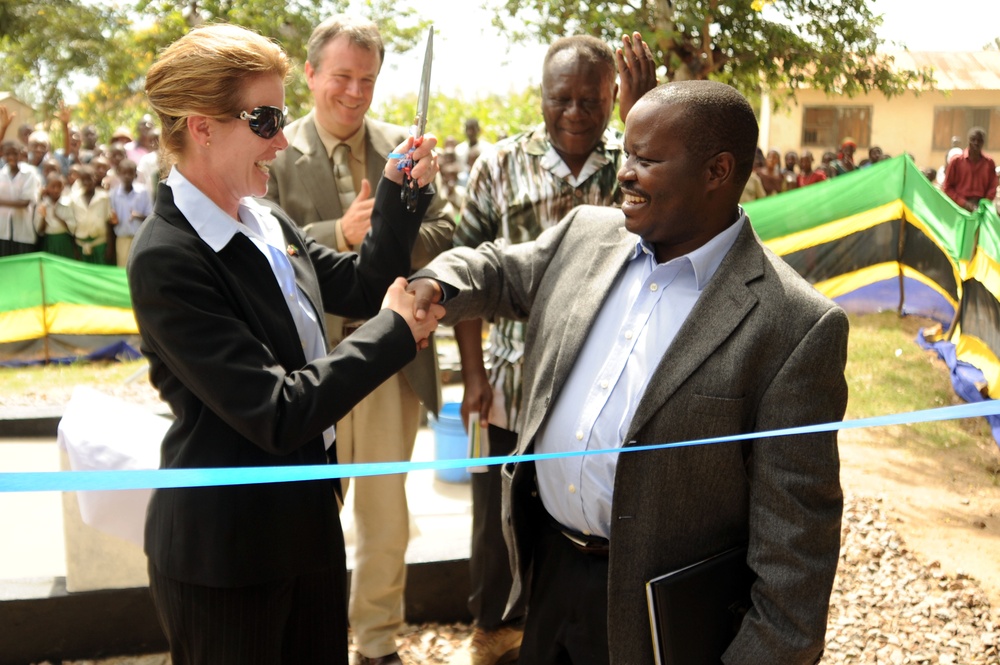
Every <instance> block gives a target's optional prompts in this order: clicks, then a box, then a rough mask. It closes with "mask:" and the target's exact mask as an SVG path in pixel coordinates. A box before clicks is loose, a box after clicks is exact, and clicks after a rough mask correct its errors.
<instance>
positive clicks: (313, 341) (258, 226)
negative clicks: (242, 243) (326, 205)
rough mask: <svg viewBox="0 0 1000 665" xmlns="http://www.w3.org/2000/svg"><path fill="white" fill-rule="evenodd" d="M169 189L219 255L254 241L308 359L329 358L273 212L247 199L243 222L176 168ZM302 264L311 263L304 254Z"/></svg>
mask: <svg viewBox="0 0 1000 665" xmlns="http://www.w3.org/2000/svg"><path fill="white" fill-rule="evenodd" d="M167 186H169V187H170V189H171V190H173V194H174V205H176V206H177V209H178V210H180V211H181V214H183V215H184V217H186V218H187V220H188V222H190V224H191V226H192V227H193V228H194V230H195V232H196V233H197V234H198V236H199V237H200V238H201V239H202V240H203V241H205V244H207V245H208V246H209V247H211V248H212V250H213V251H214V252H216V253H218V252H220V251H222V249H223V248H224V247H225V246H226V245H227V244H229V241H230V240H232V239H233V236H235V235H236V234H237V233H242V234H243V235H245V236H246V237H247V238H249V239H250V241H251V242H252V243H253V244H254V246H255V247H256V248H257V249H259V250H260V253H261V254H263V255H264V258H265V259H267V262H268V264H269V265H270V266H271V271H272V272H273V273H274V279H275V281H277V283H278V286H279V287H280V288H281V292H282V293H283V294H284V295H285V304H286V305H288V312H289V313H290V314H291V315H292V320H294V321H295V329H296V330H297V331H298V333H299V341H300V342H301V343H302V351H303V353H304V354H305V357H306V361H311V360H315V359H317V358H321V357H323V356H325V355H326V340H325V339H324V338H323V333H322V328H321V327H320V323H319V317H318V316H317V314H316V310H315V309H314V308H313V306H312V303H310V302H309V298H308V297H306V294H305V293H303V292H302V290H301V289H300V288H299V287H298V285H297V284H296V283H295V271H294V270H293V269H292V263H291V260H290V259H289V258H288V249H287V245H286V244H285V236H284V234H283V233H282V231H281V225H280V224H279V223H278V220H277V219H275V218H274V216H273V215H272V214H271V211H270V210H269V209H268V208H266V207H264V206H263V205H261V204H259V203H257V202H256V201H254V200H253V199H252V198H250V197H245V198H243V199H241V200H240V207H239V213H238V214H239V216H240V222H242V224H241V223H239V222H237V221H236V220H235V219H233V218H232V217H230V216H229V215H227V214H226V213H225V212H224V211H223V210H222V208H220V207H219V206H217V205H216V204H215V203H214V202H213V201H212V200H211V199H209V198H208V197H207V196H205V194H204V193H202V191H201V190H199V189H198V188H197V187H196V186H195V185H193V184H192V183H191V181H189V180H188V179H187V178H185V177H184V175H183V174H182V173H181V172H180V171H178V170H177V168H176V167H174V168H171V169H170V175H168V176H167ZM298 249H300V250H302V248H298ZM303 251H304V250H303ZM300 260H305V261H308V260H309V259H308V257H306V256H303V257H302V259H300ZM335 438H336V432H335V430H334V428H333V427H330V428H329V429H327V430H326V431H324V432H323V443H324V444H325V445H326V448H327V449H328V450H329V448H330V446H331V445H333V442H334V439H335Z"/></svg>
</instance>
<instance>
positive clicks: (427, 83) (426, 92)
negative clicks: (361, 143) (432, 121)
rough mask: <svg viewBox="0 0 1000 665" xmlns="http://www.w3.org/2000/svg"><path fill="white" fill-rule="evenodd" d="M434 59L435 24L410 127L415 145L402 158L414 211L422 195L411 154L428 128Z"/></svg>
mask: <svg viewBox="0 0 1000 665" xmlns="http://www.w3.org/2000/svg"><path fill="white" fill-rule="evenodd" d="M433 59H434V26H431V27H430V29H429V30H428V31H427V48H426V49H425V50H424V69H423V72H422V73H421V74H420V91H419V92H418V94H417V115H416V117H414V119H413V126H412V127H410V134H411V135H412V136H413V147H412V148H410V151H409V152H408V153H407V154H406V156H405V157H404V158H403V159H402V160H400V162H399V166H398V167H397V168H399V170H401V171H402V172H403V192H402V198H403V203H405V204H406V209H407V210H408V211H410V212H413V211H415V210H416V209H417V198H418V197H419V195H420V187H419V185H418V184H417V181H416V180H414V179H413V178H412V177H411V176H410V169H412V168H413V160H412V159H411V158H410V154H412V153H413V150H414V149H415V148H416V147H417V146H419V145H420V143H421V141H423V139H424V130H425V129H426V128H427V106H428V104H429V103H430V98H431V61H432V60H433Z"/></svg>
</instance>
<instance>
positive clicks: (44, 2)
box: [0, 0, 427, 140]
mask: <svg viewBox="0 0 1000 665" xmlns="http://www.w3.org/2000/svg"><path fill="white" fill-rule="evenodd" d="M349 4H350V2H349V0H289V1H288V2H274V0H240V2H233V0H122V1H121V2H113V3H112V2H94V1H93V0H0V57H2V58H3V62H4V67H3V68H0V90H11V91H14V92H15V93H16V94H17V96H18V97H19V98H20V99H22V100H24V101H25V102H26V103H28V104H31V105H32V106H35V107H36V108H37V109H38V110H39V112H40V113H41V114H42V116H43V117H45V118H50V119H51V118H53V117H54V116H55V112H56V109H58V107H59V103H60V102H61V101H62V100H63V99H64V98H65V97H66V93H67V92H68V91H69V89H70V87H71V86H72V85H73V83H74V82H75V81H78V80H80V79H81V78H85V77H90V78H92V79H93V80H94V81H95V84H94V87H93V89H91V90H89V91H88V92H86V93H84V94H82V95H81V98H80V101H79V104H77V106H76V107H75V108H74V109H73V122H74V123H76V124H80V125H82V124H87V123H93V124H95V125H97V127H98V131H99V135H100V136H101V137H102V138H107V137H108V136H109V135H110V133H111V130H112V129H113V128H114V127H117V126H119V125H125V126H127V127H134V126H135V124H136V121H137V120H138V119H139V118H140V117H141V116H142V115H143V114H145V113H149V112H150V109H149V108H148V106H147V104H146V102H145V97H144V94H143V85H144V77H145V73H146V71H147V70H148V69H149V66H150V65H151V64H152V63H153V60H154V59H155V57H156V54H157V53H158V52H159V51H160V50H161V49H163V48H164V47H166V46H167V45H169V44H170V43H172V42H173V41H175V40H176V39H177V38H179V37H181V36H182V35H184V34H185V33H186V32H187V31H188V30H190V29H192V28H193V27H196V26H199V25H203V24H207V23H215V22H225V23H233V24H236V25H241V26H244V27H246V28H250V29H252V30H256V31H257V32H259V33H261V34H262V35H265V36H267V37H270V38H272V39H274V40H276V41H277V42H278V43H280V44H281V45H282V47H283V48H284V49H285V50H286V51H287V52H288V54H289V57H290V58H291V59H292V61H293V63H294V67H293V70H292V75H291V76H290V77H289V81H288V84H287V86H286V98H287V99H286V102H287V105H288V108H289V111H290V112H291V114H292V116H293V117H296V116H300V115H302V114H304V113H305V111H306V110H308V108H309V107H311V106H312V97H311V95H310V94H309V90H308V87H307V86H306V82H305V76H304V74H303V69H302V65H303V63H304V60H305V53H306V42H307V41H308V39H309V35H310V34H311V33H312V30H313V28H314V27H315V26H316V25H317V24H318V23H319V22H320V21H322V20H323V19H324V18H326V17H327V16H330V15H333V14H336V13H338V12H343V11H345V10H347V8H348V5H349ZM361 13H363V14H365V15H367V16H368V17H369V18H371V19H373V20H375V21H376V22H377V23H378V24H379V27H380V30H381V32H382V37H383V39H384V40H385V41H386V45H387V48H390V49H392V50H394V51H406V50H409V49H411V48H412V47H413V46H414V45H415V44H417V42H418V41H420V40H421V39H422V38H423V35H424V34H425V32H426V25H427V24H426V22H425V21H422V20H419V18H418V15H417V13H416V10H414V9H413V8H412V7H400V6H399V5H397V4H395V3H393V2H391V1H390V0H367V1H366V2H365V3H364V9H363V11H362V12H361ZM50 124H51V123H50ZM60 140H61V139H60Z"/></svg>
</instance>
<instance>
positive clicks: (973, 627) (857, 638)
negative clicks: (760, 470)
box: [822, 497, 1000, 665]
mask: <svg viewBox="0 0 1000 665" xmlns="http://www.w3.org/2000/svg"><path fill="white" fill-rule="evenodd" d="M890 522H891V519H890V518H889V517H888V516H887V515H886V514H885V507H884V506H883V505H882V500H881V499H873V498H867V497H853V498H852V497H848V501H847V502H846V504H845V506H844V522H843V535H842V538H841V543H842V544H841V552H840V567H839V569H838V573H837V580H836V582H835V584H834V589H833V595H832V597H831V599H830V620H829V623H828V624H827V633H826V639H827V642H826V655H825V656H824V658H823V661H822V662H823V663H824V664H829V663H880V664H881V663H885V664H887V665H903V664H905V663H914V664H935V665H936V664H941V665H952V664H954V665H979V664H987V663H988V664H990V665H997V664H998V663H1000V611H998V610H1000V608H998V609H996V610H991V608H990V603H989V600H988V599H987V597H986V594H985V593H984V592H983V590H982V589H981V588H980V587H979V586H978V585H977V584H976V583H975V581H974V580H972V579H969V578H968V577H967V576H965V575H964V574H962V573H961V572H959V573H957V574H956V575H954V576H952V575H947V574H945V573H944V572H943V571H942V570H941V568H940V565H939V564H938V563H937V562H929V563H925V562H920V561H918V560H917V559H916V557H915V556H914V555H913V553H911V552H910V551H909V550H907V548H906V544H905V543H904V542H903V541H902V539H901V538H900V537H899V534H897V533H896V531H895V530H894V529H893V528H892V527H891V526H890Z"/></svg>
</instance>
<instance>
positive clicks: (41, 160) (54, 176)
mask: <svg viewBox="0 0 1000 665" xmlns="http://www.w3.org/2000/svg"><path fill="white" fill-rule="evenodd" d="M14 119H15V117H14V115H13V114H12V113H10V111H9V110H8V109H7V108H6V107H4V106H0V136H4V135H5V134H6V130H7V128H8V127H9V126H10V125H11V124H12V123H13V121H14ZM58 119H59V121H60V122H61V123H62V125H63V127H62V129H63V132H62V134H63V136H64V137H65V140H64V144H63V147H62V148H60V149H56V150H53V147H52V145H51V142H50V140H49V135H48V133H47V132H45V131H42V130H36V129H34V128H33V127H32V126H31V125H30V124H27V123H25V124H22V125H21V126H20V127H19V128H18V131H17V139H16V140H14V139H11V140H5V141H3V142H2V143H0V156H2V158H3V166H2V168H0V257H4V256H12V255H16V254H24V253H27V252H35V251H45V252H49V253H52V254H55V255H58V256H63V257H66V258H70V259H76V260H79V261H84V262H87V263H94V264H102V265H119V266H124V265H125V260H126V259H127V258H128V251H129V247H130V245H131V242H132V237H133V236H134V235H135V232H136V231H137V230H138V227H139V224H141V223H142V220H144V219H145V218H146V217H147V216H148V215H149V214H150V213H151V212H152V200H153V198H152V197H153V194H152V189H153V186H152V185H153V184H155V182H156V180H157V174H158V169H159V165H158V162H157V158H158V150H157V148H158V141H159V135H158V131H157V130H156V128H155V125H154V123H153V121H152V118H150V117H149V116H144V117H143V118H142V120H141V121H140V122H139V123H138V125H137V126H136V131H135V134H134V138H133V135H132V133H131V132H130V131H129V130H128V129H127V128H124V127H120V128H118V129H116V130H115V131H114V132H113V134H112V136H111V139H110V141H109V142H108V143H107V144H99V143H98V135H97V130H96V128H95V127H93V126H87V127H83V128H79V127H75V126H73V125H71V124H70V123H69V111H68V110H67V109H63V110H61V111H60V113H59V115H58Z"/></svg>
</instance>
